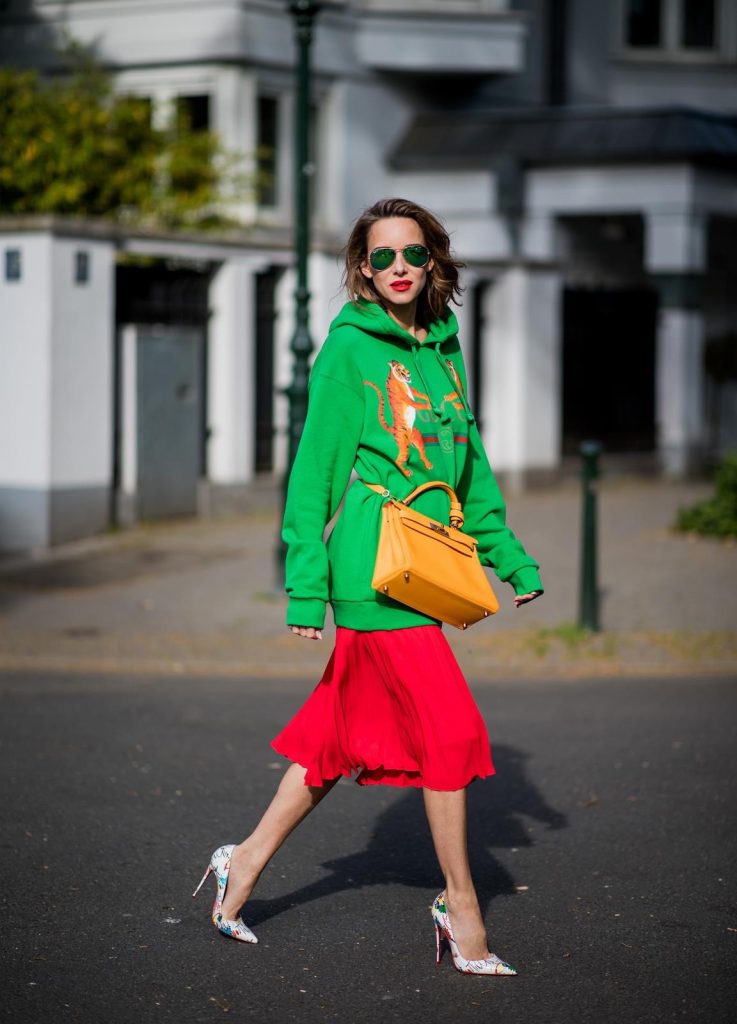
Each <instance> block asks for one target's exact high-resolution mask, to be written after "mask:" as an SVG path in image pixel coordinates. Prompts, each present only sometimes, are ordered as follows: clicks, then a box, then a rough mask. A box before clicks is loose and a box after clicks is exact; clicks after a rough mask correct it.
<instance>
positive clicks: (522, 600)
mask: <svg viewBox="0 0 737 1024" xmlns="http://www.w3.org/2000/svg"><path fill="white" fill-rule="evenodd" d="M540 594H542V590H531V591H530V593H529V594H517V595H516V596H515V598H514V603H515V605H516V606H517V607H518V608H519V606H520V605H522V604H527V602H528V601H534V600H535V598H536V597H539V596H540Z"/></svg>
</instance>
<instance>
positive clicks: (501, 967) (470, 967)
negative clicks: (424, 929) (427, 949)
mask: <svg viewBox="0 0 737 1024" xmlns="http://www.w3.org/2000/svg"><path fill="white" fill-rule="evenodd" d="M430 913H431V914H432V919H433V922H434V923H435V939H436V942H437V959H436V961H435V962H436V963H438V964H439V963H440V958H441V956H442V955H443V943H445V944H446V945H447V946H448V948H449V949H450V955H451V956H452V957H453V966H454V967H455V969H456V970H457V971H460V972H461V974H499V975H502V974H506V975H512V974H516V973H517V972H516V970H515V969H514V967H512V966H511V965H510V964H508V963H507V962H506V961H505V960H501V959H500V958H499V957H498V956H497V955H496V954H495V953H492V954H491V956H489V957H487V958H486V959H485V960H466V958H465V957H464V956H462V954H461V952H460V950H459V949H458V946H457V945H456V942H455V939H454V938H453V931H452V929H451V927H450V915H449V914H448V908H447V907H446V905H445V893H442V892H441V893H440V895H439V896H437V897H436V898H435V900H434V901H433V905H432V906H431V907H430Z"/></svg>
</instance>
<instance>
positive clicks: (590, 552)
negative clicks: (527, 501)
mask: <svg viewBox="0 0 737 1024" xmlns="http://www.w3.org/2000/svg"><path fill="white" fill-rule="evenodd" d="M579 451H580V453H581V460H582V462H581V497H582V503H581V590H580V599H579V613H578V624H579V626H580V627H581V629H588V630H591V631H592V632H594V633H597V632H598V631H599V582H598V578H597V577H598V566H597V546H598V545H597V522H596V519H597V492H596V487H597V485H596V481H597V480H598V478H599V455H600V454H601V445H600V444H599V442H598V441H584V442H583V444H582V445H581V446H580V448H579Z"/></svg>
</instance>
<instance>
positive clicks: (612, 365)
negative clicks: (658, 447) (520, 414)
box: [563, 288, 657, 455]
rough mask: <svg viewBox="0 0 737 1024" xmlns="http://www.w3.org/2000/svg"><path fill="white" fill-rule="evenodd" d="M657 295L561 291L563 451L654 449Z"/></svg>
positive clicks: (636, 290)
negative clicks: (590, 442) (594, 446)
mask: <svg viewBox="0 0 737 1024" xmlns="http://www.w3.org/2000/svg"><path fill="white" fill-rule="evenodd" d="M656 317H657V296H656V294H655V292H653V291H649V290H647V289H644V288H632V289H616V290H614V289H609V290H607V289H586V288H567V289H566V290H565V292H564V294H563V454H564V455H570V454H574V453H576V452H577V451H578V446H579V444H580V442H581V441H584V440H587V439H589V438H591V439H595V440H597V441H601V442H602V443H603V445H604V448H605V450H606V451H608V452H647V451H652V450H653V449H654V448H655V335H656Z"/></svg>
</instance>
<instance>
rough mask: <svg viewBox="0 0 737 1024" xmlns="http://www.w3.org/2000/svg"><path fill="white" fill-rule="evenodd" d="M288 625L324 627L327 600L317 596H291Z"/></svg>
mask: <svg viewBox="0 0 737 1024" xmlns="http://www.w3.org/2000/svg"><path fill="white" fill-rule="evenodd" d="M287 625H288V626H312V628H313V629H322V627H323V626H324V625H325V602H324V601H321V600H320V599H319V598H317V597H290V598H289V603H288V605H287Z"/></svg>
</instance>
